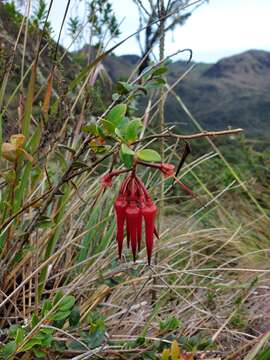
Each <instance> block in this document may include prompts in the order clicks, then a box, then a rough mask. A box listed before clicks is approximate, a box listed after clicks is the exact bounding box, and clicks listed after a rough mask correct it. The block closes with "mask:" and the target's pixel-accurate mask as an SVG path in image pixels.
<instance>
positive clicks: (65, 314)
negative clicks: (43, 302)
mask: <svg viewBox="0 0 270 360" xmlns="http://www.w3.org/2000/svg"><path fill="white" fill-rule="evenodd" d="M69 315H70V310H67V311H58V312H57V313H56V314H54V315H53V316H52V317H51V319H52V320H54V321H59V320H64V319H66V318H67V317H69Z"/></svg>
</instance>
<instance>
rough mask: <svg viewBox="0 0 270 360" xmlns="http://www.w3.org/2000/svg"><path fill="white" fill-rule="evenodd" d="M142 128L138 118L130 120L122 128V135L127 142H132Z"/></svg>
mask: <svg viewBox="0 0 270 360" xmlns="http://www.w3.org/2000/svg"><path fill="white" fill-rule="evenodd" d="M141 128H142V122H141V120H140V119H133V120H131V121H130V122H129V123H128V124H127V125H126V126H125V128H124V137H125V139H126V141H127V142H128V143H132V142H133V141H136V140H137V139H138V133H139V130H140V129H141Z"/></svg>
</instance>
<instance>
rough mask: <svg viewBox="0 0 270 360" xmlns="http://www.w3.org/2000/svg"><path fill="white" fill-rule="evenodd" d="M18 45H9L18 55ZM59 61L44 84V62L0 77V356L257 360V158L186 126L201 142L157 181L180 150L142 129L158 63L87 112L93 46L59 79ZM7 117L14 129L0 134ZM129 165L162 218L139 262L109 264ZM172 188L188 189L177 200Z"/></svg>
mask: <svg viewBox="0 0 270 360" xmlns="http://www.w3.org/2000/svg"><path fill="white" fill-rule="evenodd" d="M0 4H1V3H0ZM12 11H13V10H12ZM44 11H45V10H44ZM44 11H43V12H44ZM44 14H45V12H44ZM39 17H40V16H39ZM40 18H42V16H41V17H40ZM43 18H44V17H43ZM43 25H44V24H43ZM23 29H24V30H26V27H25V26H24V27H23ZM27 35H28V34H27ZM38 35H39V36H43V34H42V33H41V32H38ZM42 40H43V41H44V39H42ZM23 44H24V38H23V37H22V38H21V39H19V45H20V46H19V49H23ZM50 45H51V46H52V47H53V50H54V49H55V46H56V44H54V43H53V42H51V44H50ZM39 50H40V51H42V49H39ZM17 51H18V49H17V48H16V49H15V52H16V54H17ZM110 51H113V50H110ZM110 51H109V52H108V54H109V53H110ZM37 55H40V56H41V54H40V53H39V54H37V53H35V54H34V56H32V58H33V59H38V58H39V56H37ZM46 56H47V55H46ZM65 56H66V55H65V54H64V53H59V58H58V60H57V61H56V62H52V59H51V58H50V57H49V56H48V57H47V60H48V61H49V65H50V66H47V67H46V71H45V72H44V74H45V75H43V77H42V76H40V75H41V71H40V67H41V66H42V64H43V61H42V60H43V59H44V58H41V59H42V60H41V61H37V60H36V61H35V62H34V63H33V64H31V63H30V62H29V63H27V64H25V67H22V75H20V76H22V79H20V76H19V77H18V76H17V78H16V79H18V83H17V82H16V84H14V83H13V82H10V79H13V77H14V76H15V75H16V74H17V73H16V69H13V68H10V67H6V68H5V69H4V70H5V71H4V72H5V76H6V79H7V82H3V83H2V84H1V90H0V94H1V97H3V99H4V102H3V104H2V103H1V109H0V120H1V123H2V122H3V134H2V133H1V136H2V137H1V162H0V166H1V172H0V176H1V179H0V196H1V203H0V210H1V211H0V213H1V221H0V263H1V269H2V272H1V275H0V283H1V284H0V285H1V286H0V287H1V294H0V321H1V333H0V335H1V345H0V351H1V356H2V357H3V358H6V359H8V358H12V357H14V358H15V357H24V358H65V357H73V358H74V357H75V358H76V357H78V356H80V357H82V358H87V357H90V356H91V357H93V358H94V357H95V356H96V357H99V358H100V357H101V358H117V357H123V356H124V357H127V358H129V357H136V356H137V357H138V358H143V359H156V358H157V356H158V357H163V359H166V358H167V359H168V358H169V359H170V357H171V359H173V358H174V359H178V360H179V358H180V359H182V360H183V359H188V358H190V359H192V357H195V353H196V352H206V351H210V350H212V348H213V347H214V346H216V347H217V348H218V349H217V350H219V348H220V347H221V348H222V350H223V351H224V352H225V353H226V354H225V355H227V354H228V356H229V355H232V358H236V357H237V356H238V355H239V354H238V352H239V349H244V350H243V351H245V355H247V356H249V359H250V358H252V357H253V358H256V357H258V356H261V358H262V359H263V356H264V357H265V356H267V354H268V352H267V351H268V350H267V342H268V336H269V333H265V334H264V335H263V336H261V335H258V339H256V341H257V340H258V341H257V343H256V344H255V346H254V348H253V344H254V342H253V341H250V340H249V338H250V336H253V337H254V329H255V331H257V332H258V334H260V333H261V332H262V328H263V326H264V325H265V324H264V323H263V324H262V327H259V326H258V325H257V322H256V321H257V320H258V314H259V316H260V319H262V316H261V314H262V313H264V311H265V307H264V306H265V303H266V300H265V299H268V297H269V292H268V287H267V286H266V285H267V284H268V283H269V271H268V270H267V269H268V263H269V189H268V185H267V179H268V178H267V177H269V171H268V165H269V164H268V162H269V159H268V155H266V156H262V155H261V154H258V153H256V152H254V150H253V149H251V148H250V147H248V146H247V143H246V141H245V140H244V139H240V140H239V139H238V140H235V139H233V140H232V139H229V140H228V141H227V143H221V145H220V148H219V146H217V145H216V144H217V143H216V142H213V141H212V139H210V138H209V137H206V138H205V136H206V134H205V133H204V132H202V130H201V129H198V131H199V132H200V134H199V135H200V136H201V137H203V138H204V141H203V144H204V145H203V147H201V146H200V144H201V143H198V145H197V146H198V147H197V148H196V145H195V148H196V150H195V151H194V153H193V154H192V156H190V157H189V158H188V161H187V163H185V164H184V166H183V167H182V169H181V171H180V173H179V174H178V175H177V177H176V178H169V179H163V178H162V177H161V176H160V172H159V171H157V170H160V169H161V168H162V166H163V168H164V166H165V165H166V162H169V163H170V164H171V163H172V164H174V165H175V167H177V166H178V164H179V162H180V163H181V157H182V150H183V145H184V142H183V136H181V135H179V134H177V133H176V132H172V131H174V130H172V129H171V128H170V127H169V126H168V127H166V129H165V131H166V133H165V134H159V133H156V129H155V127H154V126H153V123H154V122H155V120H156V118H157V116H156V113H157V110H158V108H159V101H160V99H159V98H158V97H157V94H159V93H160V89H163V90H164V92H166V89H167V83H166V74H167V68H168V66H167V64H166V63H157V64H153V65H151V66H149V67H148V68H146V69H145V70H144V72H143V73H142V74H141V75H140V76H137V77H136V76H135V77H133V78H132V80H127V81H121V82H119V83H118V84H117V85H116V86H115V93H114V94H113V99H111V100H112V101H111V104H110V105H109V106H108V107H106V108H104V112H103V113H102V112H101V111H100V112H99V113H97V114H96V113H95V112H94V111H93V108H94V106H95V105H96V104H95V103H94V102H95V97H94V96H93V91H94V85H95V84H96V82H97V81H98V80H97V79H98V78H99V76H101V75H100V74H101V70H100V69H101V61H102V60H103V59H104V58H105V56H106V53H102V54H101V55H97V54H95V56H97V57H95V58H94V59H93V61H92V59H90V61H87V62H86V64H85V66H82V67H80V68H79V70H78V71H76V72H74V73H73V76H72V78H70V77H68V76H65V75H64V74H65V73H64V71H63V67H65V66H66V64H67V63H68V62H66V61H67V58H66V57H65ZM24 57H25V58H26V57H27V56H26V54H25V53H23V58H24ZM11 60H14V59H12V58H11ZM50 61H51V62H50ZM4 66H6V65H4ZM134 70H135V71H134V74H135V73H137V70H138V67H137V68H136V69H134ZM40 78H41V79H40ZM7 83H8V85H9V86H10V87H11V88H12V91H11V92H10V93H8V92H7V91H6V90H7V88H6V85H5V84H7ZM13 86H14V88H13ZM89 89H91V90H92V92H91V91H90V90H89ZM101 95H102V92H101ZM141 98H143V99H144V103H142V104H143V109H142V112H141V113H140V114H138V112H137V109H136V108H137V106H138V99H141ZM2 105H3V106H2ZM14 108H15V109H16V111H17V110H18V111H17V112H16V113H15V112H14ZM14 114H15V115H14ZM14 119H15V120H14ZM14 121H15V123H16V129H15V130H14V128H15V126H14V128H12V129H10V128H9V127H8V126H7V125H9V124H11V123H12V122H14ZM161 138H162V139H163V140H164V142H165V144H166V146H165V152H164V156H163V154H162V152H160V139H161ZM190 141H193V142H194V139H191V140H190ZM195 144H196V142H195ZM236 145H237V146H236ZM224 149H225V150H226V149H227V153H225V157H224V154H223V152H224V151H225V150H224ZM232 149H233V150H234V152H233V151H232ZM236 150H237V151H236ZM240 156H241V159H242V162H241V163H239V159H240ZM227 159H229V161H228V160H227ZM137 165H138V172H139V175H140V178H141V179H142V181H143V182H144V184H145V187H146V189H147V192H149V194H150V195H151V198H153V199H154V200H155V202H156V203H157V205H158V206H160V200H161V198H162V199H163V200H162V201H163V203H164V208H165V211H164V213H165V214H167V215H165V217H164V215H163V216H160V229H159V230H160V231H159V233H160V239H159V240H157V241H156V248H155V253H154V254H153V255H154V261H153V264H152V265H151V266H148V265H147V261H146V258H147V255H146V251H145V249H142V250H141V251H140V260H139V261H137V262H136V263H134V262H133V261H132V258H131V256H130V255H129V252H124V254H123V259H122V261H121V262H119V261H118V260H117V259H116V257H117V256H116V252H117V251H116V244H115V233H116V231H115V230H116V229H115V228H116V226H115V221H114V216H113V207H112V205H113V203H114V201H115V196H116V193H117V192H118V188H119V183H120V182H121V181H122V174H123V173H121V171H125V172H129V170H130V169H132V170H133V168H134V166H137ZM165 169H166V166H165ZM167 170H171V168H169V169H168V168H167ZM113 171H117V172H118V175H119V177H118V178H115V179H114V181H113V186H112V188H111V189H109V190H108V189H106V188H105V187H104V186H102V184H101V179H102V178H103V176H104V175H108V174H111V173H112V172H113ZM119 171H120V172H119ZM182 180H183V182H181V181H182ZM174 182H176V183H174ZM161 183H163V184H164V195H165V196H164V198H163V197H162V196H161V190H160V189H161ZM185 184H186V185H188V186H189V187H190V188H192V190H193V191H194V192H195V193H196V196H194V197H193V198H191V197H190V192H189V193H188V195H186V190H187V187H185V186H184V185H185ZM179 185H180V186H179ZM178 186H179V187H178ZM262 299H263V300H262ZM254 304H255V305H254ZM258 309H259V310H258ZM265 317H266V316H265ZM250 329H252V333H251V331H250ZM220 344H221V345H220ZM224 344H232V346H231V348H226V347H225V346H224ZM250 347H251V349H250ZM241 351H242V350H241ZM254 354H255V355H254ZM204 355H205V354H204ZM253 355H254V356H253ZM255 356H256V357H255Z"/></svg>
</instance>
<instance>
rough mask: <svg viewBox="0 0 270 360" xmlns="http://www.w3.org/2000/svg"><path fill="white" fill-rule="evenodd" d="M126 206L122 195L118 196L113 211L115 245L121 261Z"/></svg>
mask: <svg viewBox="0 0 270 360" xmlns="http://www.w3.org/2000/svg"><path fill="white" fill-rule="evenodd" d="M126 206H127V202H126V200H125V198H124V197H123V196H122V195H119V196H118V198H117V199H116V201H115V204H114V209H115V212H116V221H117V235H116V239H117V244H118V254H119V258H120V259H121V256H122V248H123V241H124V225H125V219H126Z"/></svg>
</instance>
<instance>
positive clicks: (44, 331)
mask: <svg viewBox="0 0 270 360" xmlns="http://www.w3.org/2000/svg"><path fill="white" fill-rule="evenodd" d="M54 331H55V329H52V328H48V327H46V328H45V327H44V328H42V329H40V333H41V334H46V335H52V334H53V333H54Z"/></svg>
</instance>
